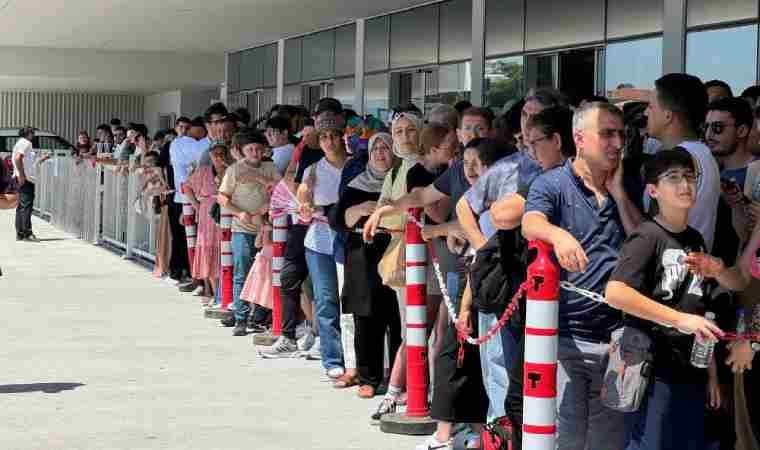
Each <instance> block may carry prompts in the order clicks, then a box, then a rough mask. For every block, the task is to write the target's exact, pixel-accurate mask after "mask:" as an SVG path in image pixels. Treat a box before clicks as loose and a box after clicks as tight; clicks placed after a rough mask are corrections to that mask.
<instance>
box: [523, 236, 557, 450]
mask: <svg viewBox="0 0 760 450" xmlns="http://www.w3.org/2000/svg"><path fill="white" fill-rule="evenodd" d="M529 249H530V251H531V252H535V259H533V262H531V263H530V265H529V266H528V283H529V286H528V290H527V302H526V317H525V366H524V372H523V438H522V448H525V449H531V450H554V449H555V448H556V434H557V427H556V418H557V340H558V333H559V331H558V326H559V289H560V286H559V281H560V279H559V274H560V270H559V266H558V265H557V263H556V262H555V261H554V259H553V256H552V246H551V245H549V244H547V243H545V242H541V241H531V242H530V243H529Z"/></svg>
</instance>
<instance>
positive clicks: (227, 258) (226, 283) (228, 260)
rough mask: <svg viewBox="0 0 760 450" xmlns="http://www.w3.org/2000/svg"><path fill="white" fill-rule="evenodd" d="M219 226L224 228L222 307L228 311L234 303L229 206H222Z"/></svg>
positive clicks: (222, 246)
mask: <svg viewBox="0 0 760 450" xmlns="http://www.w3.org/2000/svg"><path fill="white" fill-rule="evenodd" d="M219 217H220V219H219V228H221V230H222V240H221V242H220V246H221V248H220V250H221V251H220V255H221V266H222V279H221V283H220V284H221V289H222V290H221V295H220V300H221V309H222V311H227V309H228V308H229V306H230V304H231V303H232V270H233V268H232V213H231V212H230V210H229V209H227V208H221V213H220V215H219Z"/></svg>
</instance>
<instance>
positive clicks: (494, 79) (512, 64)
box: [484, 56, 525, 111]
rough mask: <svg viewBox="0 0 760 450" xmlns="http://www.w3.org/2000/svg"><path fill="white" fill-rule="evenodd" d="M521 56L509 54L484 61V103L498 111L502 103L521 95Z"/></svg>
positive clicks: (522, 74)
mask: <svg viewBox="0 0 760 450" xmlns="http://www.w3.org/2000/svg"><path fill="white" fill-rule="evenodd" d="M524 85H525V84H524V73H523V57H522V56H510V57H506V58H495V59H489V60H487V61H486V68H485V86H484V92H485V97H486V98H485V105H486V106H488V107H489V108H491V109H494V110H496V111H500V110H501V109H502V108H503V107H504V105H507V104H508V103H513V102H514V101H515V100H518V99H519V98H520V97H522V96H523V91H524Z"/></svg>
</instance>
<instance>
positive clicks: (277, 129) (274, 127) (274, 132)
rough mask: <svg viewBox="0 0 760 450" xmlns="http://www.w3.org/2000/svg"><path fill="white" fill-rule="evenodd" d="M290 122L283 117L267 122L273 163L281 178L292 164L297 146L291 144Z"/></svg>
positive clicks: (273, 118) (267, 135)
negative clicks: (291, 160) (291, 159)
mask: <svg viewBox="0 0 760 450" xmlns="http://www.w3.org/2000/svg"><path fill="white" fill-rule="evenodd" d="M289 133H290V121H289V120H288V119H286V118H285V117H282V116H274V117H272V118H271V119H269V120H267V129H266V137H267V141H268V142H269V146H270V147H271V148H272V162H274V166H275V167H276V168H277V172H279V173H280V176H283V175H284V174H285V170H287V168H288V164H290V158H291V157H292V156H293V149H294V148H295V146H293V144H291V143H290V139H289V137H290V135H289Z"/></svg>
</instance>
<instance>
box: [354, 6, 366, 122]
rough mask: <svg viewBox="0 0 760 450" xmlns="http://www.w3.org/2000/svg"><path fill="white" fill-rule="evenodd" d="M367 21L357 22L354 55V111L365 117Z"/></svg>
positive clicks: (358, 20) (359, 20)
mask: <svg viewBox="0 0 760 450" xmlns="http://www.w3.org/2000/svg"><path fill="white" fill-rule="evenodd" d="M364 26H365V20H364V19H357V20H356V50H355V55H354V60H355V64H354V110H355V111H356V112H357V113H359V114H361V115H364V114H365V111H364V39H365V31H364Z"/></svg>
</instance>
